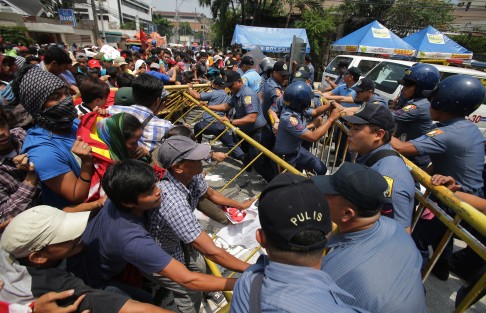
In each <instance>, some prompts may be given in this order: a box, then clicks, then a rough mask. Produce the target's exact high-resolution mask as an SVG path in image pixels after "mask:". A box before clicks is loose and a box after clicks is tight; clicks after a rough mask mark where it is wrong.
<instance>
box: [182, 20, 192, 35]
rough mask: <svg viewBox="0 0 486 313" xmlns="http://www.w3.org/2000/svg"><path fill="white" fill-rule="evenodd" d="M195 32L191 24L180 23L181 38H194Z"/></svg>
mask: <svg viewBox="0 0 486 313" xmlns="http://www.w3.org/2000/svg"><path fill="white" fill-rule="evenodd" d="M192 34H193V31H192V28H191V24H189V22H180V23H179V35H180V36H192Z"/></svg>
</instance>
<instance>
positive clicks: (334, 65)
mask: <svg viewBox="0 0 486 313" xmlns="http://www.w3.org/2000/svg"><path fill="white" fill-rule="evenodd" d="M342 60H345V61H348V62H351V61H352V60H353V59H352V58H347V57H335V58H334V59H333V60H332V61H331V63H329V64H328V65H327V66H326V71H325V72H326V73H327V74H334V75H339V73H338V63H339V62H340V61H342Z"/></svg>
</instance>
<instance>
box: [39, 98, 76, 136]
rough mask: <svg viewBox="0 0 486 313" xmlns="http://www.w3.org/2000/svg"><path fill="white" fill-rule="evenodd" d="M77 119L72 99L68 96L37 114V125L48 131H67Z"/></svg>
mask: <svg viewBox="0 0 486 313" xmlns="http://www.w3.org/2000/svg"><path fill="white" fill-rule="evenodd" d="M76 117H77V114H76V109H75V108H74V103H73V97H71V96H69V97H67V98H65V99H63V100H61V101H59V102H58V104H56V105H55V106H53V107H50V108H48V109H46V110H44V111H43V112H42V113H40V114H39V116H38V118H37V120H36V122H37V124H38V125H39V126H40V127H42V128H45V129H47V130H50V131H68V130H69V129H70V128H71V127H72V125H73V121H74V119H75V118H76Z"/></svg>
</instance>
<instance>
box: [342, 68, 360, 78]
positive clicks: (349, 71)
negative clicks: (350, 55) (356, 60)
mask: <svg viewBox="0 0 486 313" xmlns="http://www.w3.org/2000/svg"><path fill="white" fill-rule="evenodd" d="M344 74H351V75H353V77H354V78H356V80H358V79H359V76H361V70H360V69H359V68H357V67H350V68H348V69H346V70H345V71H344Z"/></svg>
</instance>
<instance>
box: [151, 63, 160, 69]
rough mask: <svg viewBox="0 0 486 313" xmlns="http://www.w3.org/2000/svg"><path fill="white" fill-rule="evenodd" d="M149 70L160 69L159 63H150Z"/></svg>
mask: <svg viewBox="0 0 486 313" xmlns="http://www.w3.org/2000/svg"><path fill="white" fill-rule="evenodd" d="M150 68H151V69H152V68H154V69H157V70H159V69H160V65H159V63H155V62H152V63H150Z"/></svg>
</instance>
